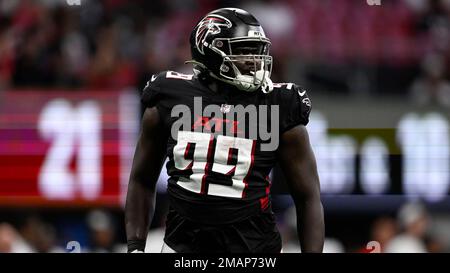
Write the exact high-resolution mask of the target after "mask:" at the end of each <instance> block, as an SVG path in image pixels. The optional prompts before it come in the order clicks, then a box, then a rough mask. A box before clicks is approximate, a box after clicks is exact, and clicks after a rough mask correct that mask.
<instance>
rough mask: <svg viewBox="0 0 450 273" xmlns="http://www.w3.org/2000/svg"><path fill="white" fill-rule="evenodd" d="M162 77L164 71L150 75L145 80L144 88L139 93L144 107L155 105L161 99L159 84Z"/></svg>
mask: <svg viewBox="0 0 450 273" xmlns="http://www.w3.org/2000/svg"><path fill="white" fill-rule="evenodd" d="M163 78H164V73H163V72H161V73H159V74H154V75H152V77H151V79H150V80H149V81H148V82H147V84H146V85H145V87H144V90H143V91H142V94H141V103H142V104H143V105H144V106H145V107H154V106H157V105H158V103H159V101H160V100H161V88H162V87H161V84H162V79H163Z"/></svg>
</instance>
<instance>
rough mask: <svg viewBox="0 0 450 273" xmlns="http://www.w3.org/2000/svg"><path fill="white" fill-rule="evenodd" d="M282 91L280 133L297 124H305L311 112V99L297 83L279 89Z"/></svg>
mask: <svg viewBox="0 0 450 273" xmlns="http://www.w3.org/2000/svg"><path fill="white" fill-rule="evenodd" d="M280 92H283V93H284V94H283V95H282V98H281V105H280V107H281V112H282V113H283V114H282V117H281V122H280V130H281V132H282V133H284V132H286V131H288V130H289V129H291V128H293V127H295V126H297V125H307V124H308V122H309V114H310V113H311V100H310V99H309V97H308V94H307V92H306V90H305V89H303V88H301V87H300V86H298V85H293V86H292V88H291V89H289V90H280Z"/></svg>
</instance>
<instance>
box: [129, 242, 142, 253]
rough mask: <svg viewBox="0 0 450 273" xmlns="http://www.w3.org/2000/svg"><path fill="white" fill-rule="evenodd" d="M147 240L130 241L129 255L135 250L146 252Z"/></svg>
mask: <svg viewBox="0 0 450 273" xmlns="http://www.w3.org/2000/svg"><path fill="white" fill-rule="evenodd" d="M145 243H146V241H145V240H128V242H127V245H128V253H130V252H133V251H135V250H138V251H144V250H145Z"/></svg>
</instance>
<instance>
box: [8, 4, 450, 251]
mask: <svg viewBox="0 0 450 273" xmlns="http://www.w3.org/2000/svg"><path fill="white" fill-rule="evenodd" d="M69 2H72V3H76V2H77V1H69ZM368 2H377V1H368ZM380 4H381V5H379V6H378V5H368V3H367V1H365V0H333V1H332V0H322V1H317V0H302V1H301V0H280V1H274V0H273V1H272V0H265V1H237V0H168V1H162V0H152V1H145V0H133V1H131V0H129V1H125V0H103V1H100V0H89V1H88V0H81V5H68V4H67V2H66V1H65V0H36V1H34V0H33V1H32V0H1V1H0V252H69V251H71V250H68V249H67V248H66V247H67V244H68V242H70V241H76V242H79V244H80V246H81V251H82V252H124V251H125V250H126V244H125V243H126V242H125V233H124V227H123V222H124V220H123V218H124V217H123V216H124V215H123V205H124V197H125V193H126V187H127V182H128V174H129V169H130V164H131V159H132V156H133V152H134V145H135V140H136V137H137V133H138V130H139V120H140V115H141V113H142V109H140V104H139V92H140V90H142V88H143V86H144V85H145V83H146V81H147V80H148V79H149V78H150V76H151V75H152V74H153V73H156V72H158V71H160V70H167V69H170V70H177V71H179V72H185V73H189V72H190V66H187V65H184V61H185V60H188V59H189V57H190V51H189V44H188V35H189V33H190V31H191V29H192V27H193V26H194V24H195V22H196V21H197V20H198V19H199V18H201V17H202V16H203V15H204V14H205V13H207V12H208V11H210V10H213V9H215V8H219V7H226V6H235V7H241V8H244V9H246V10H248V11H250V12H252V13H253V14H254V15H255V16H256V17H257V18H258V19H259V20H260V22H261V23H262V25H263V27H264V28H265V30H266V32H267V34H268V36H269V37H270V38H271V39H272V42H273V46H272V55H273V56H274V59H275V66H274V72H273V80H274V81H275V82H296V83H299V84H301V85H303V86H304V87H305V88H307V89H308V90H309V95H310V97H311V99H312V102H313V108H314V109H313V116H312V120H311V122H310V124H309V125H308V130H309V132H310V134H311V140H312V143H313V146H314V149H315V152H316V157H317V161H318V167H319V173H320V177H321V183H322V192H323V204H324V209H325V219H326V237H327V240H326V245H325V251H327V252H370V251H371V250H370V248H369V249H367V244H368V242H370V241H377V242H379V243H380V244H381V251H387V252H398V251H400V252H448V251H450V196H449V194H450V189H449V185H450V148H449V147H450V144H449V142H450V130H449V125H450V123H449V122H450V83H449V79H450V77H449V76H450V69H449V67H450V21H449V18H450V1H449V0H429V1H427V0H397V1H394V0H380ZM165 176H166V174H165V173H164V171H163V173H162V174H161V178H160V181H159V182H158V183H159V184H158V189H159V190H158V191H159V192H158V197H157V207H156V208H157V211H156V214H155V217H154V221H153V223H152V229H151V231H150V236H149V240H148V244H147V251H150V252H152V251H153V252H159V250H160V247H161V243H162V236H163V230H164V216H165V213H166V210H167V199H166V194H165V190H164V189H165ZM273 183H274V184H273V191H274V195H273V204H274V211H275V212H276V214H277V220H278V223H279V228H280V230H281V232H282V236H283V240H284V242H285V243H284V250H285V252H292V251H298V249H299V246H298V244H297V241H296V235H295V223H294V222H295V221H294V216H293V210H292V201H291V199H290V197H289V196H288V195H286V192H285V191H284V186H283V176H282V174H280V172H279V171H278V170H277V169H275V170H274V171H273ZM375 246H376V244H375ZM374 249H375V250H377V247H375V248H374ZM72 250H73V249H72Z"/></svg>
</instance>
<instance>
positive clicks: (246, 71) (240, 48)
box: [210, 37, 273, 93]
mask: <svg viewBox="0 0 450 273" xmlns="http://www.w3.org/2000/svg"><path fill="white" fill-rule="evenodd" d="M269 46H270V42H269V40H268V39H266V38H262V37H258V38H256V37H242V38H216V39H214V41H213V42H212V43H211V46H210V49H211V50H212V51H214V52H215V53H217V54H219V55H220V56H221V57H222V64H221V65H220V67H219V75H213V76H214V77H215V78H217V79H219V80H222V81H224V82H227V83H229V84H232V85H234V86H236V87H237V88H238V89H240V90H243V91H246V92H253V91H256V90H257V89H259V88H260V87H261V89H262V91H263V92H264V93H269V92H271V91H272V90H273V84H272V81H271V80H270V75H271V72H272V56H270V55H269Z"/></svg>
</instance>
